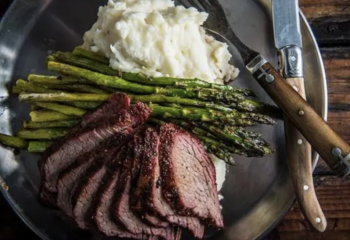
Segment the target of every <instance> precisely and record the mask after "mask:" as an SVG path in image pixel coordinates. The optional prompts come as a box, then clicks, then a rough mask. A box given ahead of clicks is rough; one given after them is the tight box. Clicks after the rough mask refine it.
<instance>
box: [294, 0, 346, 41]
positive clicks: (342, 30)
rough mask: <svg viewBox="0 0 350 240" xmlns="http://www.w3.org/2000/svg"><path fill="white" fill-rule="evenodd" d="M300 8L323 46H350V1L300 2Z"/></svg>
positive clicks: (312, 0) (318, 0) (302, 0)
mask: <svg viewBox="0 0 350 240" xmlns="http://www.w3.org/2000/svg"><path fill="white" fill-rule="evenodd" d="M300 8H301V10H302V12H303V13H304V14H305V16H306V18H307V19H308V21H309V22H310V24H311V27H312V30H313V32H314V34H315V36H316V38H317V41H318V44H319V45H321V46H339V45H349V44H350V1H348V0H300Z"/></svg>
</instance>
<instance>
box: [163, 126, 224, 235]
mask: <svg viewBox="0 0 350 240" xmlns="http://www.w3.org/2000/svg"><path fill="white" fill-rule="evenodd" d="M160 143H161V144H160V147H159V160H160V168H161V179H162V193H163V197H164V198H165V200H166V201H167V202H168V203H169V205H170V206H171V207H172V208H173V209H176V210H177V211H179V212H180V213H182V214H184V215H189V216H196V217H198V218H200V219H201V220H203V221H205V222H207V223H208V224H211V225H212V226H214V227H217V228H222V227H223V219H222V215H221V210H220V204H219V200H218V194H217V187H216V182H215V179H216V177H215V168H214V165H213V163H212V161H211V160H210V158H209V156H208V154H207V153H206V151H205V150H204V147H203V145H202V144H201V143H200V142H199V141H198V140H197V139H196V138H194V137H193V136H192V135H190V134H189V133H188V132H186V131H185V130H183V129H182V128H180V127H178V126H176V125H174V124H164V125H162V126H161V129H160Z"/></svg>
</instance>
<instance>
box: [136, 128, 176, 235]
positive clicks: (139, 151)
mask: <svg viewBox="0 0 350 240" xmlns="http://www.w3.org/2000/svg"><path fill="white" fill-rule="evenodd" d="M145 131H146V129H141V130H140V131H139V132H138V133H136V134H135V135H134V161H133V166H132V167H131V179H132V180H131V185H132V188H133V191H131V197H130V209H131V210H132V211H133V212H134V213H135V214H136V215H137V216H139V217H140V218H141V219H142V220H143V221H144V222H145V223H147V224H149V225H151V226H155V227H163V228H164V227H168V226H169V223H168V222H166V221H163V220H162V219H160V218H158V217H157V216H155V215H151V214H148V213H147V205H144V206H143V205H141V201H140V198H141V197H142V196H141V191H140V188H139V187H138V186H137V185H138V182H139V176H140V169H141V165H142V161H143V158H144V156H145Z"/></svg>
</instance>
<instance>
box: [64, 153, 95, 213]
mask: <svg viewBox="0 0 350 240" xmlns="http://www.w3.org/2000/svg"><path fill="white" fill-rule="evenodd" d="M89 154H90V153H88V154H84V155H82V156H81V157H79V158H86V159H88V160H87V161H86V159H85V161H77V162H76V163H74V164H73V166H71V167H69V168H67V169H66V170H64V171H63V172H62V173H61V174H60V177H59V179H58V182H57V206H58V207H59V208H60V209H61V210H62V211H63V212H65V213H66V214H67V215H68V216H69V217H72V216H73V212H72V209H73V207H72V203H71V199H72V198H71V197H72V195H73V193H74V192H75V189H76V188H77V186H78V183H79V180H80V178H81V177H82V176H83V175H84V174H85V172H86V170H88V169H89V167H90V166H91V164H92V162H93V160H94V157H89V156H88V155H89Z"/></svg>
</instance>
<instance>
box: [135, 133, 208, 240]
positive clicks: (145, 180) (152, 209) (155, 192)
mask: <svg viewBox="0 0 350 240" xmlns="http://www.w3.org/2000/svg"><path fill="white" fill-rule="evenodd" d="M159 145H160V139H159V134H158V132H157V131H156V130H155V129H153V128H148V129H147V131H146V134H145V149H146V150H145V153H146V154H145V158H144V161H143V162H142V166H141V173H140V178H139V181H138V187H137V189H138V193H139V194H140V197H139V198H138V199H140V201H139V202H138V204H139V206H141V205H142V206H147V208H148V210H149V211H148V214H150V215H151V214H152V215H156V216H159V217H162V218H163V219H166V220H167V221H168V222H169V223H172V224H174V225H177V226H181V227H183V228H184V229H187V230H188V231H189V232H191V233H192V234H193V235H194V236H195V237H196V238H199V239H201V238H203V235H204V225H203V224H202V223H201V222H200V220H199V219H198V218H196V217H191V216H180V215H179V214H178V213H177V212H175V211H174V210H173V209H172V208H171V207H170V206H169V204H168V203H167V202H166V201H165V199H164V198H163V196H162V186H161V178H160V166H159ZM141 196H142V197H141Z"/></svg>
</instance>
